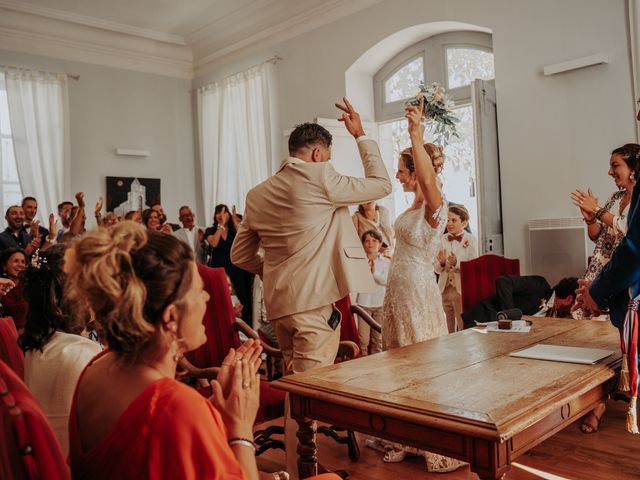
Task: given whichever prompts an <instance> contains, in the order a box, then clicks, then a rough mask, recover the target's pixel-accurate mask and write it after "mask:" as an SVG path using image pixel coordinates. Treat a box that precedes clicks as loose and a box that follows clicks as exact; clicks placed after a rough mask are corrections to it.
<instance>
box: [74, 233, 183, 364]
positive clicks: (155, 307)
mask: <svg viewBox="0 0 640 480" xmlns="http://www.w3.org/2000/svg"><path fill="white" fill-rule="evenodd" d="M192 262H193V253H192V252H191V249H190V248H189V247H188V245H187V244H186V243H183V242H181V241H180V240H178V239H177V238H175V237H174V236H173V235H165V234H163V233H159V232H154V231H149V230H147V229H145V228H144V227H143V226H141V225H139V224H137V223H134V222H130V221H125V222H121V223H119V224H117V225H115V226H113V227H111V228H108V229H107V228H99V229H95V230H93V231H91V232H89V233H87V234H85V235H83V236H82V237H80V238H78V239H77V240H75V241H74V242H73V244H72V245H71V247H69V249H68V250H67V254H66V256H65V271H66V272H67V275H68V279H67V290H68V292H67V294H68V295H69V297H70V298H71V300H73V302H74V308H76V309H81V310H79V311H80V312H83V311H84V312H87V311H91V312H92V313H93V314H94V317H95V324H96V326H97V330H98V334H99V335H100V336H101V338H103V339H104V340H106V342H107V344H108V346H109V349H110V350H111V351H112V352H114V353H115V354H116V355H118V356H119V357H121V358H123V359H124V360H125V361H130V362H132V361H135V359H136V358H137V357H138V356H144V355H145V354H148V353H150V352H149V351H150V350H155V349H156V348H158V347H159V345H157V340H156V339H157V338H158V335H156V331H157V326H158V325H159V324H160V323H161V321H162V319H161V317H162V313H163V312H164V309H165V308H166V307H167V306H169V305H170V304H172V303H173V304H174V305H176V306H177V307H178V308H180V307H181V306H183V305H181V303H180V299H181V298H182V297H183V296H184V294H185V293H186V292H187V290H188V289H189V287H190V286H191V282H192V281H193V278H192V277H193V273H192V272H193V269H192Z"/></svg>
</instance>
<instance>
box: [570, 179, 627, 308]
mask: <svg viewBox="0 0 640 480" xmlns="http://www.w3.org/2000/svg"><path fill="white" fill-rule="evenodd" d="M625 194H626V190H619V191H617V192H615V193H614V194H613V195H611V196H610V197H609V199H608V200H607V203H605V204H604V209H605V210H606V211H607V212H609V213H610V214H611V215H613V227H610V226H608V225H606V224H604V223H602V222H600V221H598V223H599V225H600V233H598V236H597V237H596V240H595V243H596V246H595V248H594V249H593V254H592V255H591V258H590V259H589V265H588V266H587V271H586V272H585V273H584V276H583V278H584V279H585V280H593V279H594V278H596V277H597V276H598V274H599V273H600V272H601V271H602V269H603V268H604V266H605V265H606V264H607V262H608V261H609V259H610V258H611V255H612V254H613V251H614V250H615V249H616V247H617V246H618V244H619V243H620V241H621V240H622V239H623V238H624V236H625V234H626V233H627V213H628V212H629V205H628V204H627V206H626V207H625V208H624V210H623V211H622V212H620V203H621V202H622V199H623V198H624V196H625ZM571 316H572V317H573V318H576V319H583V318H590V316H589V315H585V313H584V312H583V311H582V309H578V310H576V311H574V312H572V313H571Z"/></svg>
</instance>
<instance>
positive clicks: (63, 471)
mask: <svg viewBox="0 0 640 480" xmlns="http://www.w3.org/2000/svg"><path fill="white" fill-rule="evenodd" d="M45 478H46V479H51V480H58V479H69V478H71V474H70V472H69V468H68V467H67V464H66V462H65V459H64V456H63V454H62V450H61V449H60V445H59V444H58V440H57V439H56V436H55V435H54V433H53V430H52V429H51V426H50V425H49V421H48V420H47V417H46V415H45V414H44V412H43V411H42V408H41V407H40V405H39V404H38V402H37V400H36V399H35V398H34V397H33V395H32V394H31V392H30V391H29V389H28V388H27V386H26V385H25V384H24V383H23V381H22V380H21V379H20V378H18V375H17V374H16V373H15V372H14V371H13V369H11V368H10V367H9V366H8V365H7V364H6V363H4V362H2V361H0V480H22V479H33V480H35V479H45Z"/></svg>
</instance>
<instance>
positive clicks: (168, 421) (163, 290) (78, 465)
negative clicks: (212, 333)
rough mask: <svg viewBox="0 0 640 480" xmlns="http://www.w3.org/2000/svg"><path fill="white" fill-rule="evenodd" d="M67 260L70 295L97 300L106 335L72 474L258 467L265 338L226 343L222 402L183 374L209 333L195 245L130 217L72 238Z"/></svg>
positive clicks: (217, 391)
mask: <svg viewBox="0 0 640 480" xmlns="http://www.w3.org/2000/svg"><path fill="white" fill-rule="evenodd" d="M65 271H66V272H67V275H68V282H67V287H68V292H67V293H68V295H69V297H70V298H71V299H72V300H73V301H74V303H75V306H76V307H77V308H79V309H80V310H81V311H83V312H87V311H90V312H92V314H93V316H94V317H95V324H96V326H97V328H98V330H99V333H100V335H101V338H103V339H104V340H105V341H106V343H107V344H108V350H106V351H104V352H103V353H101V354H99V355H98V356H96V357H95V358H94V359H93V360H92V361H91V362H90V363H89V365H88V366H87V367H86V368H85V369H84V371H83V373H82V375H81V376H80V379H79V380H78V384H77V387H76V392H75V395H74V398H73V405H72V408H71V414H70V422H69V444H70V455H69V458H70V465H71V472H72V476H73V478H91V479H107V478H181V479H200V478H212V479H220V480H222V479H225V480H226V479H257V478H259V477H258V470H257V467H256V461H255V448H254V445H253V442H252V438H253V436H252V427H253V422H254V420H255V417H256V412H257V408H258V402H259V388H260V382H259V377H258V374H257V369H258V366H259V364H260V352H261V348H260V347H259V345H258V344H256V343H254V342H253V341H249V342H247V343H246V344H245V345H246V346H244V347H243V348H242V349H238V351H237V352H236V351H234V350H233V349H232V350H231V351H230V352H229V354H228V355H227V357H226V358H225V360H224V362H223V364H222V367H221V371H220V375H219V376H218V379H217V381H214V382H213V383H212V387H213V391H214V397H213V403H215V407H214V405H213V404H212V401H209V400H207V399H205V398H204V397H202V396H201V395H199V394H198V393H197V392H196V391H195V390H193V389H191V388H190V387H188V386H186V385H184V384H182V383H180V382H178V381H176V380H175V374H176V365H177V362H178V360H179V359H180V357H181V356H182V354H183V353H184V352H187V351H189V350H193V349H195V348H197V347H199V346H200V345H202V344H203V343H204V342H205V340H206V336H205V330H204V326H203V325H202V318H203V315H204V312H205V304H206V302H207V300H208V297H209V296H208V294H207V293H206V292H205V291H204V290H203V284H202V280H201V278H200V275H199V274H198V270H197V268H196V265H195V262H194V260H193V253H192V251H191V249H190V248H189V247H188V246H187V245H186V244H184V243H182V242H180V241H179V240H178V239H176V238H175V237H173V236H171V235H165V234H162V233H159V232H156V231H152V230H147V229H145V228H143V227H142V226H140V225H138V224H135V223H133V222H122V223H119V224H117V225H115V226H113V227H111V228H110V229H106V228H100V229H96V230H94V231H92V232H89V233H88V234H86V235H84V236H83V237H81V238H79V239H77V240H75V241H74V243H73V244H72V246H71V247H70V248H69V250H68V251H67V254H66V256H65Z"/></svg>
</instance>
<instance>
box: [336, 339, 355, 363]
mask: <svg viewBox="0 0 640 480" xmlns="http://www.w3.org/2000/svg"><path fill="white" fill-rule="evenodd" d="M358 355H360V347H358V345H356V344H355V343H354V342H352V341H350V340H342V341H341V342H340V344H339V345H338V357H343V358H347V359H352V358H356V357H357V356H358Z"/></svg>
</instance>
